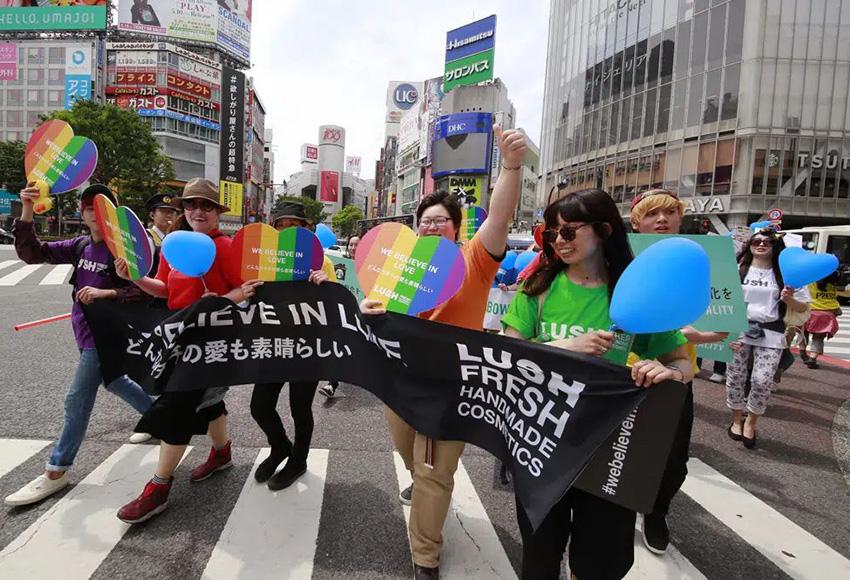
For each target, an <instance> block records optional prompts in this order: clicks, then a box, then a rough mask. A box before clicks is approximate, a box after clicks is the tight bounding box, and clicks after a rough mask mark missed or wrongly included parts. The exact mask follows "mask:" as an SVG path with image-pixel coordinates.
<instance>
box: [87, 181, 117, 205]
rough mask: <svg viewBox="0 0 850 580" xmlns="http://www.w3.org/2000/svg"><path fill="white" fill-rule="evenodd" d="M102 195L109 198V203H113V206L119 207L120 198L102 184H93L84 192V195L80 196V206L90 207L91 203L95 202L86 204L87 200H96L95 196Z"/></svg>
mask: <svg viewBox="0 0 850 580" xmlns="http://www.w3.org/2000/svg"><path fill="white" fill-rule="evenodd" d="M98 194H102V195H105V196H106V197H108V198H109V201H111V202H112V205H118V198H117V197H116V196H115V194H114V193H112V190H111V189H109V188H108V187H107V186H105V185H103V184H102V183H93V184H91V185H89V186H88V187H87V188H85V189H84V190H83V193H81V194H80V204H81V205H83V206H87V205H90V203H94V202H88V203H87V202H86V200H88V199H91V198H94V196H96V195H98Z"/></svg>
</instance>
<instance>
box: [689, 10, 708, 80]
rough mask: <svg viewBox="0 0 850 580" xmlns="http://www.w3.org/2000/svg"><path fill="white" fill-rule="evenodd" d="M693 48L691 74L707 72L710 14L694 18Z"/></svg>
mask: <svg viewBox="0 0 850 580" xmlns="http://www.w3.org/2000/svg"><path fill="white" fill-rule="evenodd" d="M693 33H694V38H693V48H691V74H697V73H701V72H703V71H704V70H705V39H706V36H708V14H706V13H703V14H700V15H699V16H697V17H696V18H694V30H693Z"/></svg>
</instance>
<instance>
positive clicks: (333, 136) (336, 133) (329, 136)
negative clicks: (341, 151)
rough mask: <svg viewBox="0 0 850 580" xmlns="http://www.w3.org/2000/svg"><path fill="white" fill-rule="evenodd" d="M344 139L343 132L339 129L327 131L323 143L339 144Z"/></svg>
mask: <svg viewBox="0 0 850 580" xmlns="http://www.w3.org/2000/svg"><path fill="white" fill-rule="evenodd" d="M341 138H342V131H340V130H339V129H331V128H327V129H325V131H324V133H322V142H327V141H330V142H331V143H338V142H339V140H340V139H341Z"/></svg>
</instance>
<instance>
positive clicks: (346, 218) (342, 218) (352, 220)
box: [331, 205, 363, 238]
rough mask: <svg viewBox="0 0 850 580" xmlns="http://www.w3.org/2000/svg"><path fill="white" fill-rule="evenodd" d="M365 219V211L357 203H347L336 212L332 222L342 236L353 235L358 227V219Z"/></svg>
mask: <svg viewBox="0 0 850 580" xmlns="http://www.w3.org/2000/svg"><path fill="white" fill-rule="evenodd" d="M362 219H363V212H362V211H360V208H359V207H357V206H356V205H347V206H345V207H344V208H342V209H341V210H339V211H338V212H337V213H335V214H334V217H333V219H332V220H331V224H332V225H333V227H334V229H335V230H337V231H338V232H339V233H340V234H342V237H344V238H349V237H351V236H352V235H353V234H354V232H355V230H356V229H357V221H358V220H362Z"/></svg>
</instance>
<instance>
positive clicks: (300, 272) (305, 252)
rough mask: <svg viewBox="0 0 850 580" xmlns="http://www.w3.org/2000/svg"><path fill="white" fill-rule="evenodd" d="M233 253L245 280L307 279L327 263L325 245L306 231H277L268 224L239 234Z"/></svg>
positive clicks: (291, 229) (248, 226)
mask: <svg viewBox="0 0 850 580" xmlns="http://www.w3.org/2000/svg"><path fill="white" fill-rule="evenodd" d="M231 252H232V255H233V256H234V257H235V260H231V263H233V264H235V265H238V267H239V277H240V278H241V279H242V280H265V281H267V282H291V281H293V280H306V279H307V278H309V277H310V270H320V269H321V268H322V262H323V260H324V250H322V244H321V243H320V242H319V239H318V238H317V237H316V236H315V235H314V234H313V232H311V231H310V230H308V229H307V228H286V229H285V230H281V231H277V230H276V229H274V228H273V227H271V226H270V225H267V224H250V225H247V226H245V227H244V228H242V229H241V230H239V231H238V232H236V235H235V236H234V238H233V243H232V244H231Z"/></svg>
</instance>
